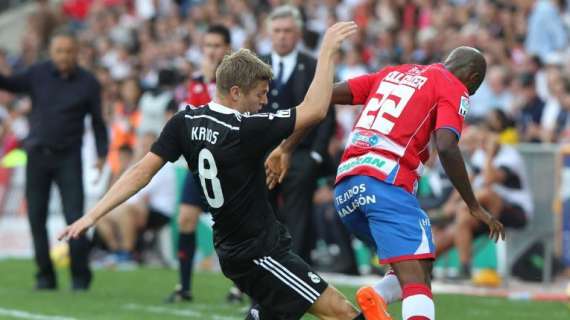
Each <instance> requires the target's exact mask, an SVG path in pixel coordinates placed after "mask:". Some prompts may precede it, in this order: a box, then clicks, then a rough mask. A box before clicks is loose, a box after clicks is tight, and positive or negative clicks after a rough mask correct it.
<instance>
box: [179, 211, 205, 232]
mask: <svg viewBox="0 0 570 320" xmlns="http://www.w3.org/2000/svg"><path fill="white" fill-rule="evenodd" d="M200 211H201V210H200V209H198V208H195V207H193V206H188V207H187V208H184V209H181V210H180V214H179V215H178V225H179V228H180V230H181V231H185V232H191V231H194V230H195V229H196V222H197V221H198V216H199V215H200Z"/></svg>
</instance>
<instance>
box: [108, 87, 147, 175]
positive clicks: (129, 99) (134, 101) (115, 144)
mask: <svg viewBox="0 0 570 320" xmlns="http://www.w3.org/2000/svg"><path fill="white" fill-rule="evenodd" d="M140 94H141V93H140V88H139V85H138V82H137V80H136V79H132V78H131V79H127V80H125V81H124V82H123V83H122V84H121V89H120V97H119V99H117V101H115V102H114V105H113V107H112V108H113V110H112V112H113V115H112V119H111V148H110V150H109V165H110V166H111V171H112V172H113V174H114V175H115V176H118V172H119V161H118V151H119V148H120V147H121V146H124V145H128V146H130V147H131V148H134V147H135V143H136V139H137V134H136V130H137V128H138V127H139V125H140V121H141V114H140V111H139V109H138V104H139V98H140Z"/></svg>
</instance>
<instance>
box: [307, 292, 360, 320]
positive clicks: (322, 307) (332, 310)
mask: <svg viewBox="0 0 570 320" xmlns="http://www.w3.org/2000/svg"><path fill="white" fill-rule="evenodd" d="M309 313H310V314H312V315H314V316H315V317H317V318H319V319H323V320H345V319H346V320H351V319H354V317H356V316H357V315H358V313H357V311H356V309H355V308H354V307H353V306H352V304H351V303H350V302H349V301H348V300H347V299H346V298H345V297H344V296H343V295H342V294H341V293H340V292H339V291H338V290H336V288H334V287H332V286H329V287H327V288H326V290H325V291H324V292H323V293H322V294H321V296H320V297H319V299H318V300H317V302H315V304H313V306H312V307H311V309H309Z"/></svg>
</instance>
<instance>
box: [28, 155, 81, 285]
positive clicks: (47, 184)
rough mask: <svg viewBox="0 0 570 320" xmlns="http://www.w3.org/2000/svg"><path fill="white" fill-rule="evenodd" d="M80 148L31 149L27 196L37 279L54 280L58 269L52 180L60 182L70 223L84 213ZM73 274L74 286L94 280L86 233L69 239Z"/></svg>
mask: <svg viewBox="0 0 570 320" xmlns="http://www.w3.org/2000/svg"><path fill="white" fill-rule="evenodd" d="M81 167H82V166H81V150H80V149H77V150H71V151H64V152H56V151H53V150H50V149H46V148H34V149H32V150H29V151H28V163H27V165H26V198H27V203H28V218H29V221H30V226H31V230H32V238H33V240H34V250H35V260H36V264H37V266H38V269H39V270H38V274H37V275H36V277H37V279H38V280H43V281H48V282H52V281H53V282H54V283H55V272H54V269H53V265H52V263H51V260H50V257H49V242H48V234H47V228H46V222H47V216H48V203H49V196H50V191H51V186H52V182H55V183H56V184H57V186H58V189H59V192H60V195H61V199H62V203H63V213H64V215H65V220H66V222H67V223H68V224H71V223H73V222H74V221H75V220H77V219H79V218H81V216H82V215H83V210H84V208H83V202H84V199H83V198H84V194H83V172H82V170H81ZM69 246H70V255H71V276H72V282H73V285H74V286H84V287H87V286H88V285H89V283H90V281H91V271H90V270H89V266H88V255H89V242H88V240H87V238H85V236H82V237H80V238H79V239H77V240H70V241H69Z"/></svg>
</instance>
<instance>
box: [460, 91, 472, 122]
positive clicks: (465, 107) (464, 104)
mask: <svg viewBox="0 0 570 320" xmlns="http://www.w3.org/2000/svg"><path fill="white" fill-rule="evenodd" d="M470 107H471V105H470V104H469V98H467V97H463V96H461V102H460V103H459V115H460V116H462V117H463V118H465V116H467V113H468V112H469V108H470Z"/></svg>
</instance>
